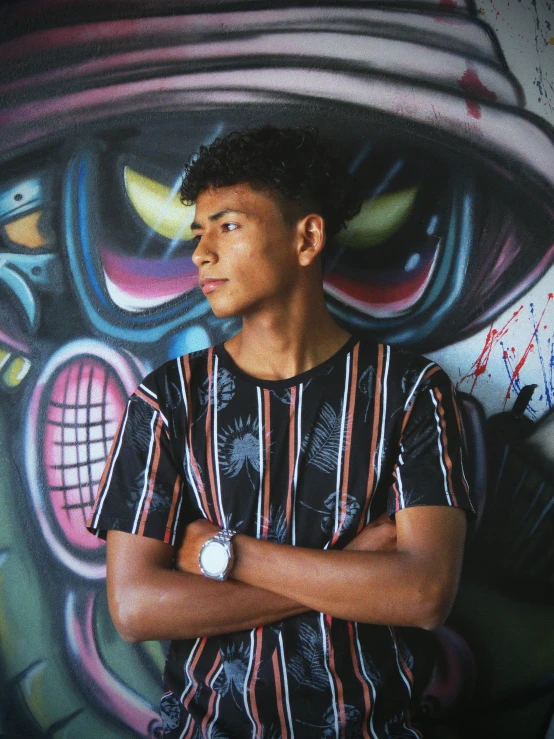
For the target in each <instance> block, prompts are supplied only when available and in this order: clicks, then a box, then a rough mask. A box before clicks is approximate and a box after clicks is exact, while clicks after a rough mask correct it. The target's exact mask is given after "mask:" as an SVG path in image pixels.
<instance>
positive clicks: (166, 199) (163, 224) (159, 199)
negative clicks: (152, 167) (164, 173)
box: [124, 167, 194, 241]
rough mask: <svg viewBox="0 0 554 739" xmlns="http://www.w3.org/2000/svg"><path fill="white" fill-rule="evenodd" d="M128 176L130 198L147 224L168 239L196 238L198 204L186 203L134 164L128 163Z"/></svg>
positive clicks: (127, 186)
mask: <svg viewBox="0 0 554 739" xmlns="http://www.w3.org/2000/svg"><path fill="white" fill-rule="evenodd" d="M124 177H125V189H126V191H127V195H128V196H129V200H130V201H131V203H132V204H133V207H134V208H135V210H136V212H137V213H138V214H139V216H140V217H141V218H142V220H143V221H144V222H145V223H146V225H147V226H149V227H150V228H151V229H152V230H153V231H155V232H156V233H159V234H160V235H161V236H165V237H166V238H167V239H172V240H173V239H178V240H180V241H188V240H189V239H192V238H193V234H192V231H191V230H190V224H191V223H192V220H193V218H194V206H192V205H190V206H185V205H183V204H182V203H181V201H180V200H179V195H178V193H176V192H175V191H174V190H172V189H171V188H169V187H167V186H166V185H162V183H161V182H157V181H156V180H151V179H150V178H149V177H145V176H144V175H142V174H140V173H139V172H136V171H135V170H134V169H131V168H130V167H125V173H124Z"/></svg>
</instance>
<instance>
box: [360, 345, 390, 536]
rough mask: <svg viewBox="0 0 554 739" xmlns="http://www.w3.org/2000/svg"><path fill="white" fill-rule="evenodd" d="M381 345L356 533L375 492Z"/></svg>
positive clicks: (365, 518)
mask: <svg viewBox="0 0 554 739" xmlns="http://www.w3.org/2000/svg"><path fill="white" fill-rule="evenodd" d="M383 351H384V346H383V344H378V346H377V372H376V377H375V390H374V394H373V426H372V429H371V441H370V448H369V467H368V472H367V489H366V497H365V503H364V509H363V511H362V515H361V516H360V523H359V524H358V533H359V532H360V531H361V530H362V529H363V527H364V526H365V524H366V523H369V518H370V502H371V498H372V497H373V492H374V490H375V454H376V450H377V443H378V440H379V419H380V413H381V394H382V387H383Z"/></svg>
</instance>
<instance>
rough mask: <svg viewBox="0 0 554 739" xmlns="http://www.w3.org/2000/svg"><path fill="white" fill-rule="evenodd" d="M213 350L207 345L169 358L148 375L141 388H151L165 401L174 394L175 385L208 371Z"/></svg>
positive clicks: (180, 384)
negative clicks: (208, 362)
mask: <svg viewBox="0 0 554 739" xmlns="http://www.w3.org/2000/svg"><path fill="white" fill-rule="evenodd" d="M211 350H213V347H206V348H205V349H198V350H197V351H194V352H189V353H187V354H182V355H180V356H178V357H173V358H172V359H168V360H167V361H166V362H164V363H163V364H161V365H160V366H159V367H156V368H155V369H154V370H152V371H151V372H150V373H149V374H148V375H146V377H145V378H144V379H143V380H142V382H141V383H140V385H139V388H143V389H147V390H150V391H151V392H153V393H155V394H156V396H157V398H158V400H160V401H163V400H164V399H165V398H166V396H168V395H171V394H172V388H173V387H180V386H182V385H183V384H184V383H187V384H188V381H190V379H191V378H193V379H194V378H196V377H198V374H199V373H200V374H202V373H204V372H205V371H206V367H207V361H208V357H209V354H210V352H211Z"/></svg>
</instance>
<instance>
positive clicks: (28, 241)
mask: <svg viewBox="0 0 554 739" xmlns="http://www.w3.org/2000/svg"><path fill="white" fill-rule="evenodd" d="M44 215H45V214H44V211H43V210H37V211H35V212H34V213H28V214H26V215H24V216H22V217H21V218H17V219H16V220H15V221H11V222H10V223H6V224H5V225H4V231H5V233H6V236H7V237H8V239H9V240H10V241H11V243H12V244H15V245H17V246H24V247H26V248H27V249H43V248H45V247H49V246H52V242H53V238H52V234H50V233H48V229H47V228H45V224H44Z"/></svg>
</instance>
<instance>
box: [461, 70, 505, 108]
mask: <svg viewBox="0 0 554 739" xmlns="http://www.w3.org/2000/svg"><path fill="white" fill-rule="evenodd" d="M458 84H459V86H460V87H461V88H462V90H463V91H464V92H465V93H467V94H468V95H471V96H472V97H477V98H480V99H481V100H496V98H497V95H496V93H495V92H493V91H492V90H489V89H488V87H486V86H485V85H484V84H483V83H482V82H481V80H480V79H479V75H478V74H477V72H476V71H475V70H474V69H471V67H470V66H469V65H468V67H467V69H466V71H465V72H464V73H463V75H462V77H461V79H459V80H458ZM466 105H467V112H468V114H469V115H470V116H472V118H477V119H479V118H481V106H480V105H479V103H478V102H477V101H476V100H466Z"/></svg>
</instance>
